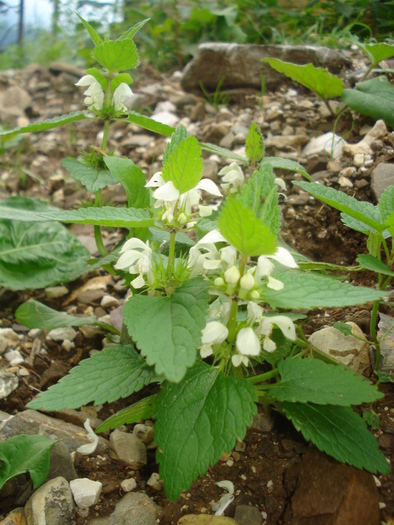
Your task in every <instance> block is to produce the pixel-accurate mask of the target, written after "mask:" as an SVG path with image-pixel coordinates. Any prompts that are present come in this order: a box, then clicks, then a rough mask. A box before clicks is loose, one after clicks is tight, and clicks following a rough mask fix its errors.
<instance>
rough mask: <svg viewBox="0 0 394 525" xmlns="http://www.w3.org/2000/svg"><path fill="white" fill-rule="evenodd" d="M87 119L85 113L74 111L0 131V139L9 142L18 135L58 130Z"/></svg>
mask: <svg viewBox="0 0 394 525" xmlns="http://www.w3.org/2000/svg"><path fill="white" fill-rule="evenodd" d="M88 118H89V116H88V113H87V112H85V111H76V112H74V113H69V114H68V115H61V116H60V117H56V118H51V119H47V120H41V121H40V122H33V123H32V124H28V125H27V126H22V127H20V128H14V129H10V130H7V131H0V139H2V138H7V140H9V139H12V138H13V137H16V136H17V135H19V133H36V132H37V131H47V130H48V129H53V128H58V127H60V126H65V125H66V124H71V123H73V122H78V121H80V120H86V119H88ZM91 120H93V119H91Z"/></svg>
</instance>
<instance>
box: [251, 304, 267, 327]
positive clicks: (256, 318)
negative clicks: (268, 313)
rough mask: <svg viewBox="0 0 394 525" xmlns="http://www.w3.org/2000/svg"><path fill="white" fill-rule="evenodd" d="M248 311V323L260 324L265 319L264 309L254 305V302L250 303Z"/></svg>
mask: <svg viewBox="0 0 394 525" xmlns="http://www.w3.org/2000/svg"><path fill="white" fill-rule="evenodd" d="M247 310H248V321H249V322H250V323H252V324H253V323H255V322H257V323H260V322H261V320H262V319H263V313H264V309H263V308H261V306H259V305H258V304H256V303H254V302H253V301H250V302H249V303H248V306H247Z"/></svg>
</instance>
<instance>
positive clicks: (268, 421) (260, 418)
mask: <svg viewBox="0 0 394 525" xmlns="http://www.w3.org/2000/svg"><path fill="white" fill-rule="evenodd" d="M273 426H274V418H273V417H272V414H271V409H270V407H269V406H268V405H263V406H262V412H258V413H257V414H255V415H254V416H253V423H252V425H251V426H250V429H251V430H255V431H256V432H262V433H264V432H271V430H272V428H273Z"/></svg>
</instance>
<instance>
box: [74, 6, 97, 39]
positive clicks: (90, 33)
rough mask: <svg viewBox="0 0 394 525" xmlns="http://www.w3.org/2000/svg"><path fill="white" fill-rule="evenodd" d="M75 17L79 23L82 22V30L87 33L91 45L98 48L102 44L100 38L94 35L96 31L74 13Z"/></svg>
mask: <svg viewBox="0 0 394 525" xmlns="http://www.w3.org/2000/svg"><path fill="white" fill-rule="evenodd" d="M75 14H76V15H77V17H78V18H79V19H80V21H81V22H82V24H83V26H84V28H85V29H86V31H87V32H88V33H89V36H90V38H91V39H92V41H93V43H94V45H95V46H99V45H100V44H102V43H103V41H102V39H101V37H100V36H99V35H98V34H97V33H96V31H95V30H94V29H93V27H92V26H91V25H90V24H89V22H86V20H84V19H83V18H82V16H81V15H79V14H78V13H75Z"/></svg>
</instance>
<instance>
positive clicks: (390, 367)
mask: <svg viewBox="0 0 394 525" xmlns="http://www.w3.org/2000/svg"><path fill="white" fill-rule="evenodd" d="M379 317H380V320H379V324H378V326H379V333H378V337H379V339H382V337H383V336H384V335H385V334H386V333H387V332H388V330H389V329H390V328H391V326H392V324H393V323H394V319H393V318H392V317H391V316H390V315H386V314H382V313H380V314H379ZM380 352H381V361H380V370H382V371H383V372H394V331H391V332H390V333H389V334H388V336H387V337H386V338H385V339H384V341H383V342H382V343H381V344H380Z"/></svg>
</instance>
